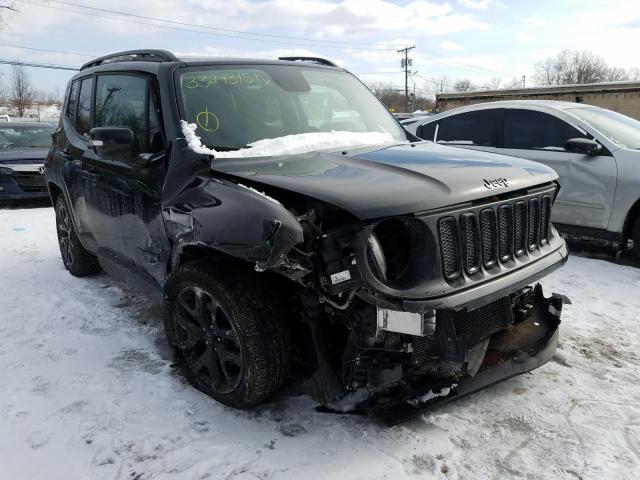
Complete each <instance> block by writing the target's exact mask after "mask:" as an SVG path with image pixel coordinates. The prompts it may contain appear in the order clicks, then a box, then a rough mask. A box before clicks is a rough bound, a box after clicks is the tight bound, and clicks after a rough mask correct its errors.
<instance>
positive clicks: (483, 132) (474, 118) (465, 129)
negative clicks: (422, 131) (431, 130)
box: [437, 109, 500, 147]
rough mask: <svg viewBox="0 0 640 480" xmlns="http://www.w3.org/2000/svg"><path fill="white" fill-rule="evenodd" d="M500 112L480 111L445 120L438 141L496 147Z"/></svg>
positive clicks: (439, 131) (439, 130)
mask: <svg viewBox="0 0 640 480" xmlns="http://www.w3.org/2000/svg"><path fill="white" fill-rule="evenodd" d="M499 112H500V110H498V109H495V110H479V111H476V112H469V113H461V114H460V115H454V116H452V117H447V118H443V119H442V120H440V122H439V126H438V136H437V141H438V142H439V143H455V144H463V145H465V144H466V145H480V146H483V147H491V146H495V138H496V132H497V126H498V122H499V115H498V113H499Z"/></svg>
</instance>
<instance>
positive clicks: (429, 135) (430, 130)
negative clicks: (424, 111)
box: [416, 122, 438, 141]
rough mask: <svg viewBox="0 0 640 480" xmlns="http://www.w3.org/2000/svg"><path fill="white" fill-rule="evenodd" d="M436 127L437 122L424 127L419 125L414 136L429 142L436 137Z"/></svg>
mask: <svg viewBox="0 0 640 480" xmlns="http://www.w3.org/2000/svg"><path fill="white" fill-rule="evenodd" d="M436 125H438V122H431V123H427V124H426V125H420V126H419V127H418V130H417V132H416V134H417V135H418V136H419V137H420V138H422V139H423V140H431V141H433V139H434V138H435V136H436Z"/></svg>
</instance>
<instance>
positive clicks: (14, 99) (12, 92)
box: [9, 65, 35, 117]
mask: <svg viewBox="0 0 640 480" xmlns="http://www.w3.org/2000/svg"><path fill="white" fill-rule="evenodd" d="M9 96H10V98H11V103H13V106H14V107H15V108H16V109H17V110H18V116H20V117H24V112H25V110H26V109H27V108H29V106H30V105H31V104H32V103H33V99H34V97H35V92H34V90H33V87H32V86H31V79H30V78H29V74H28V73H27V71H26V69H25V68H24V65H13V66H12V67H11V77H10V79H9Z"/></svg>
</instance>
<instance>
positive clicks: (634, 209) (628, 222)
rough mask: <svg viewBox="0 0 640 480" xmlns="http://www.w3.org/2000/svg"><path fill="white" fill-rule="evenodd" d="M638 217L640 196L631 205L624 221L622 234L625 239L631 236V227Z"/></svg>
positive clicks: (639, 213)
mask: <svg viewBox="0 0 640 480" xmlns="http://www.w3.org/2000/svg"><path fill="white" fill-rule="evenodd" d="M638 218H640V198H639V199H638V200H636V202H635V203H634V204H633V205H632V206H631V208H630V209H629V212H628V213H627V218H626V219H625V221H624V227H623V228H622V236H623V238H624V239H625V240H626V239H629V238H632V237H633V227H634V226H635V224H636V221H637V219H638Z"/></svg>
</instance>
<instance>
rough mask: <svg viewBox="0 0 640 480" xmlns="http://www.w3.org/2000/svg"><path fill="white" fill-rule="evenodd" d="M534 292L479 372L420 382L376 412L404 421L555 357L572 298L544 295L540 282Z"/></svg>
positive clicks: (393, 421) (492, 343)
mask: <svg viewBox="0 0 640 480" xmlns="http://www.w3.org/2000/svg"><path fill="white" fill-rule="evenodd" d="M534 295H535V296H536V298H535V305H534V307H533V309H532V311H531V313H530V314H529V315H528V316H527V318H525V319H523V320H522V321H520V322H519V323H516V324H514V325H513V326H512V327H511V328H509V329H508V330H505V331H502V332H499V333H497V334H495V335H493V336H492V337H491V339H490V341H489V344H488V347H487V350H486V353H485V356H484V359H483V360H482V364H481V366H480V368H479V369H478V371H477V372H476V373H475V375H473V376H471V375H468V376H464V377H461V378H456V379H448V380H446V381H442V382H440V384H437V383H436V384H435V386H434V383H433V382H432V381H431V382H424V383H423V384H420V382H416V383H414V384H413V385H412V388H411V394H410V395H409V396H407V397H406V398H405V399H404V401H403V402H402V403H395V404H393V405H391V406H384V407H381V408H377V409H374V413H375V414H376V416H378V417H379V418H381V419H382V420H383V421H384V422H385V423H386V424H388V425H394V424H397V423H401V422H404V421H407V420H409V419H411V418H413V417H416V416H418V415H420V414H422V413H423V412H426V411H428V410H431V409H432V408H435V407H437V406H440V405H444V404H446V403H449V402H452V401H454V400H458V399H460V398H462V397H465V396H466V395H469V394H471V393H474V392H476V391H478V390H482V389H483V388H486V387H489V386H491V385H494V384H496V383H499V382H501V381H503V380H507V379H509V378H512V377H515V376H516V375H521V374H523V373H527V372H530V371H532V370H534V369H536V368H538V367H540V366H541V365H544V364H545V363H547V362H548V361H549V360H551V358H552V357H553V355H554V353H555V351H556V348H557V346H558V336H559V330H558V326H559V324H560V315H561V310H562V304H563V302H567V301H568V300H567V299H566V298H564V297H561V296H559V295H555V294H554V295H553V296H552V297H551V298H548V299H547V298H544V297H543V296H542V290H541V288H540V287H539V286H537V287H536V289H535V293H534Z"/></svg>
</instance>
